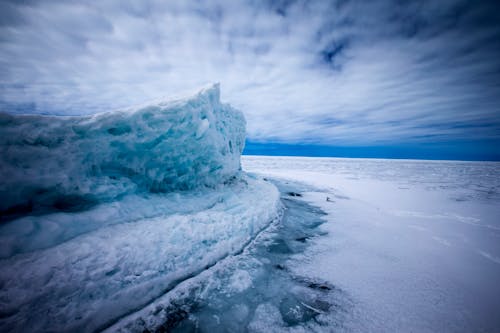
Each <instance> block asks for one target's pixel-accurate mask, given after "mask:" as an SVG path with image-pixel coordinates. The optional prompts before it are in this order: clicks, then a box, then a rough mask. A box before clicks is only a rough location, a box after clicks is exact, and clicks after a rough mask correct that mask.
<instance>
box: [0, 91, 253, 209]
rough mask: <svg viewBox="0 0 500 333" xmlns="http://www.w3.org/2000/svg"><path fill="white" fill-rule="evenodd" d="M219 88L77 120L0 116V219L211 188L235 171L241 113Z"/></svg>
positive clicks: (242, 131) (242, 129)
mask: <svg viewBox="0 0 500 333" xmlns="http://www.w3.org/2000/svg"><path fill="white" fill-rule="evenodd" d="M219 94H220V93H219V86H218V85H214V86H211V87H209V88H206V89H204V90H202V91H200V92H199V93H198V94H196V95H195V96H193V97H190V98H186V99H179V100H176V101H158V102H154V103H150V104H148V105H144V106H141V107H137V108H133V109H129V110H124V111H116V112H107V113H102V114H97V115H93V116H83V117H53V116H52V117H51V116H34V115H29V116H28V115H26V116H20V115H8V114H2V113H0V154H1V156H2V157H1V159H0V174H1V175H2V182H1V183H0V213H1V214H2V215H3V216H4V217H5V216H7V217H8V216H14V217H15V216H17V215H19V214H24V213H26V212H30V211H35V212H39V211H41V212H45V211H50V210H54V209H56V210H63V211H74V210H82V209H85V208H87V207H88V206H91V205H93V204H95V203H97V202H102V201H111V200H114V199H117V198H119V197H120V196H123V195H126V194H129V193H135V192H156V193H158V192H170V191H173V190H186V189H193V188H197V187H199V186H214V185H216V184H219V183H222V182H224V181H226V180H228V179H229V178H230V177H232V176H234V175H235V174H236V172H237V171H238V170H239V168H240V154H241V151H242V150H243V145H244V140H245V119H244V117H243V114H242V113H241V112H239V111H237V110H235V109H233V108H232V107H230V106H229V105H226V104H222V103H221V102H220V99H219V98H220V96H219Z"/></svg>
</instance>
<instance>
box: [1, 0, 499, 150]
mask: <svg viewBox="0 0 500 333" xmlns="http://www.w3.org/2000/svg"><path fill="white" fill-rule="evenodd" d="M213 82H220V84H221V90H222V92H221V93H222V99H223V101H224V102H228V103H230V104H231V105H233V106H234V107H236V108H238V109H240V110H241V111H243V113H244V114H245V117H246V119H247V138H248V143H247V150H246V152H247V153H256V154H259V153H266V152H267V153H270V154H283V152H285V151H288V152H290V154H306V155H307V154H309V155H310V154H313V153H312V152H314V151H317V152H318V153H317V154H319V155H322V156H323V155H325V154H326V155H328V156H330V155H336V154H340V152H344V153H343V154H344V155H348V156H360V157H372V156H371V155H375V156H374V157H377V156H379V157H385V156H386V155H387V156H389V157H422V158H438V159H439V158H452V159H487V160H488V159H494V160H500V148H499V147H500V5H499V3H498V1H462V0H439V1H436V0H419V1H411V0H408V1H401V0H378V1H364V0H353V1H349V0H334V1H327V0H321V1H314V0H312V1H293V0H290V1H287V0H283V1H260V0H251V1H245V0H232V1H231V0H227V1H201V0H200V1H197V0H184V1H180V0H179V1H126V0H125V1H123V0H101V1H85V2H82V1H68V0H61V1H59V0H46V1H22V0H16V1H14V0H12V1H7V0H0V111H4V112H9V113H42V114H61V115H77V114H89V113H95V112H102V111H107V110H115V109H120V108H124V107H128V106H130V105H136V104H142V103H145V102H147V101H148V100H151V99H158V98H160V97H163V96H173V95H179V94H180V93H182V92H184V91H193V90H195V89H196V88H198V87H201V86H204V85H206V84H209V83H213ZM349 148H352V149H350V150H349ZM346 149H347V150H346ZM365 155H370V156H365Z"/></svg>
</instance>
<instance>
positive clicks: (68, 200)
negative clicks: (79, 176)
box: [0, 188, 97, 222]
mask: <svg viewBox="0 0 500 333" xmlns="http://www.w3.org/2000/svg"><path fill="white" fill-rule="evenodd" d="M29 191H31V192H32V193H33V195H32V197H31V199H30V200H28V201H25V202H23V203H20V204H17V205H13V206H10V207H8V208H7V209H3V210H0V222H8V221H12V220H15V219H17V218H19V217H22V216H27V215H43V214H48V213H54V212H80V211H84V210H87V209H89V208H91V207H93V206H95V205H96V204H97V202H96V200H94V199H93V198H92V197H90V196H81V195H75V194H64V193H60V192H59V191H58V190H57V189H53V188H40V189H30V190H29Z"/></svg>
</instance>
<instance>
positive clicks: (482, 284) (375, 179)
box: [242, 156, 500, 332]
mask: <svg viewBox="0 0 500 333" xmlns="http://www.w3.org/2000/svg"><path fill="white" fill-rule="evenodd" d="M242 162H243V167H244V170H246V171H248V172H252V173H256V174H260V175H263V176H265V177H268V178H269V179H275V180H278V181H279V182H285V183H286V182H289V183H292V182H293V183H300V184H302V186H303V187H304V190H303V191H301V192H300V194H301V195H302V197H300V199H301V200H304V201H305V202H307V203H308V204H310V205H312V206H314V207H317V208H319V209H321V210H322V211H323V212H325V213H326V215H325V216H324V219H325V220H326V221H325V223H323V224H322V225H321V226H320V227H319V228H320V230H321V233H320V235H318V236H316V237H313V238H311V239H307V241H306V242H308V243H309V246H308V247H307V248H306V249H305V250H304V251H303V252H302V253H297V254H294V255H292V256H291V257H290V259H289V260H287V263H286V266H287V267H288V268H289V269H290V271H291V272H292V273H291V274H292V275H295V276H300V277H301V278H302V279H309V280H311V281H323V282H322V283H325V284H328V285H329V286H331V289H332V290H337V291H339V292H337V293H332V294H335V295H333V296H332V299H331V300H330V301H329V303H330V304H332V305H336V307H334V308H333V309H334V310H333V311H332V307H331V308H330V309H329V311H328V313H329V314H328V317H329V318H328V322H329V323H330V324H329V325H328V326H327V327H320V328H319V329H318V331H340V332H342V331H345V332H370V331H371V332H398V331H399V332H403V331H404V332H498V331H500V163H495V162H459V161H422V160H383V159H341V158H304V157H260V156H244V157H243V158H242ZM281 316H283V312H281ZM278 322H279V321H278ZM272 330H273V331H274V329H272ZM285 330H292V328H291V327H288V326H286V325H285Z"/></svg>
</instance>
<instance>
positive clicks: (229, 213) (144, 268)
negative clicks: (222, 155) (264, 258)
mask: <svg viewBox="0 0 500 333" xmlns="http://www.w3.org/2000/svg"><path fill="white" fill-rule="evenodd" d="M217 192H218V196H219V198H220V199H219V200H218V201H217V202H216V203H215V204H214V205H213V206H212V207H210V208H207V209H201V210H198V211H196V212H193V213H190V214H182V213H181V214H170V215H159V216H156V217H151V218H143V219H139V220H135V221H128V223H120V224H117V225H110V226H106V227H102V228H99V229H96V230H94V231H92V232H88V233H85V234H82V235H80V236H79V237H76V238H72V239H71V240H68V241H66V242H63V243H61V244H58V245H56V246H52V247H50V248H47V249H44V250H39V251H35V252H27V253H24V254H20V255H15V256H13V257H10V258H7V259H2V260H1V261H0V265H1V267H2V269H1V270H0V285H2V289H1V290H0V308H1V309H2V317H3V318H2V319H1V320H0V330H1V331H10V330H14V331H22V330H25V331H26V330H28V331H57V332H60V331H69V332H75V331H86V332H91V331H95V330H96V329H99V328H103V327H106V326H107V325H108V324H110V323H112V322H113V321H114V320H116V319H118V318H120V317H121V316H123V315H125V314H128V313H130V312H133V311H136V310H138V309H140V308H141V307H143V306H145V305H146V304H148V303H149V302H151V301H152V300H154V299H155V298H157V297H159V296H161V295H162V294H163V293H165V292H166V291H168V290H169V289H170V288H172V287H173V286H175V284H176V283H178V282H179V281H181V280H183V279H185V278H186V277H188V276H191V275H193V274H196V273H198V272H200V271H201V270H203V269H204V268H206V267H207V266H210V265H213V264H214V263H216V262H217V261H218V260H220V259H222V258H224V257H225V256H227V255H228V254H232V253H235V252H238V251H239V250H240V249H241V248H242V247H243V246H244V245H245V244H246V243H247V242H248V241H250V240H251V239H252V237H254V236H255V235H256V234H257V233H258V232H259V231H260V230H261V229H262V228H264V227H265V226H267V224H268V223H269V222H270V221H271V220H272V219H274V218H275V217H276V214H277V211H278V209H279V194H278V191H277V190H276V188H275V187H274V186H273V185H271V184H269V183H266V182H263V181H260V180H255V179H252V178H247V177H244V176H242V178H241V179H238V180H237V181H235V182H234V183H233V184H231V185H226V186H225V187H224V188H220V189H218V191H217ZM80 214H81V213H80ZM39 218H43V217H39ZM15 222H16V221H13V222H11V223H15ZM122 222H123V221H122ZM41 224H42V227H46V228H50V222H48V223H47V224H49V225H45V226H44V225H43V222H41Z"/></svg>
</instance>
